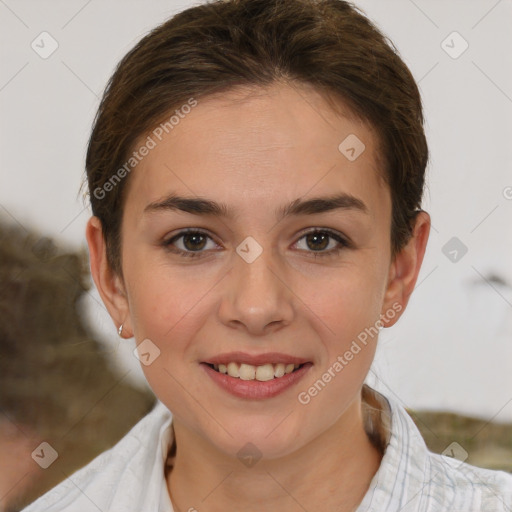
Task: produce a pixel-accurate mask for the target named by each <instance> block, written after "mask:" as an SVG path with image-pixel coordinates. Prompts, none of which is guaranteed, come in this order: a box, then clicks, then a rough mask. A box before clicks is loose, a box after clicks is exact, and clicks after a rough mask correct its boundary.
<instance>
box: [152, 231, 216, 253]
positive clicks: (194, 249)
mask: <svg viewBox="0 0 512 512" xmlns="http://www.w3.org/2000/svg"><path fill="white" fill-rule="evenodd" d="M162 245H163V246H164V247H165V249H167V250H169V251H170V252H174V253H176V254H178V255H180V256H192V257H193V256H206V255H207V254H208V253H210V252H211V251H212V250H217V249H219V246H218V245H217V244H216V243H215V242H214V240H213V239H212V237H211V236H210V235H208V234H207V233H203V232H202V231H197V230H187V231H181V232H180V233H178V234H177V235H176V236H173V237H172V238H170V239H169V240H165V241H164V242H163V243H162Z"/></svg>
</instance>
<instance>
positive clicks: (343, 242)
mask: <svg viewBox="0 0 512 512" xmlns="http://www.w3.org/2000/svg"><path fill="white" fill-rule="evenodd" d="M318 233H324V234H327V235H328V236H329V237H330V238H332V239H334V240H336V242H338V243H339V245H338V246H337V247H335V248H333V249H330V250H328V251H305V252H308V253H311V255H312V256H313V257H314V258H315V259H316V258H325V257H330V256H336V255H338V254H339V253H340V252H341V251H342V250H343V249H345V248H347V249H348V248H351V247H352V244H351V243H350V242H349V241H348V240H347V239H345V238H343V237H342V236H341V235H340V234H339V233H337V232H336V231H333V230H331V229H329V228H314V229H311V230H310V231H306V232H303V233H302V234H301V236H300V237H299V239H298V240H297V242H295V244H296V243H298V242H299V241H300V240H302V239H303V238H305V237H306V236H307V235H311V234H318ZM185 235H203V236H206V237H208V238H210V239H211V240H213V239H212V237H211V236H210V235H209V234H208V233H206V232H205V231H202V230H200V229H195V228H191V229H185V230H183V231H180V232H179V233H178V234H176V235H175V236H173V237H172V238H170V239H168V240H165V241H164V242H163V243H162V245H163V246H164V247H165V248H166V249H167V250H168V251H170V252H173V253H175V254H178V255H179V256H183V257H186V258H197V257H203V256H204V253H205V251H183V250H182V249H177V248H176V247H173V245H172V244H173V243H174V242H176V241H177V240H179V239H180V238H182V237H183V236H185ZM295 244H294V245H295Z"/></svg>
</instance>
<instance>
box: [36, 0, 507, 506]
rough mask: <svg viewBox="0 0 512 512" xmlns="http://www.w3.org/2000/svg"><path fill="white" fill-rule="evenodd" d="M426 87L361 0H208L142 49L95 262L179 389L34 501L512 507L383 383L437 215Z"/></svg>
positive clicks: (119, 98)
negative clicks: (436, 443) (391, 340)
mask: <svg viewBox="0 0 512 512" xmlns="http://www.w3.org/2000/svg"><path fill="white" fill-rule="evenodd" d="M427 160H428V149H427V143H426V140H425V135H424V131H423V114H422V106H421V99H420V95H419V92H418V88H417V86H416V84H415V82H414V80H413V77H412V75H411V73H410V72H409V70H408V68H407V67H406V66H405V64H404V63H403V62H402V60H401V59H400V58H399V56H398V55H397V54H396V52H395V51H394V49H393V47H392V45H391V44H390V43H389V42H388V41H387V40H386V39H385V37H384V36H383V35H382V34H381V33H380V32H379V31H378V30H377V29H376V27H375V26H374V25H373V24H372V23H371V22H369V21H368V19H366V18H365V17H364V16H363V15H362V14H361V13H359V12H358V11H357V10H356V9H355V8H354V7H353V6H351V5H350V4H348V3H346V2H343V1H341V0H322V1H314V0H227V1H214V2H210V3H207V4H204V5H199V6H196V7H193V8H190V9H187V10H185V11H183V12H181V13H180V14H178V15H176V16H174V17H173V18H172V19H170V20H169V21H167V22H165V23H164V24H163V25H161V26H159V27H158V28H156V29H155V30H154V31H152V32H151V33H150V34H149V35H147V36H146V37H144V39H142V40H141V41H140V42H139V43H138V44H137V45H136V47H135V48H134V49H133V50H131V51H130V52H129V53H128V54H127V55H126V56H125V57H124V58H123V60H122V61H121V63H120V64H119V66H118V68H117V69H116V71H115V73H114V75H113V77H112V79H111V80H110V82H109V84H108V87H107V89H106V92H105V94H104V97H103V100H102V102H101V105H100V108H99V111H98V115H97V118H96V120H95V125H94V128H93V132H92V135H91V139H90V142H89V147H88V153H87V161H86V168H87V179H88V186H89V192H90V199H91V205H92V210H93V214H94V216H93V217H92V218H91V219H90V221H89V224H88V226H87V241H88V244H89V250H90V257H91V270H92V274H93V277H94V281H95V283H96V286H97V288H98V290H99V292H100V294H101V297H102V299H103V301H104V303H105V305H106V307H107V308H108V310H109V312H110V315H111V316H112V319H113V321H114V323H115V324H116V327H117V328H118V331H119V335H120V336H121V337H123V338H131V337H134V338H135V340H136V342H137V350H138V356H139V358H140V360H141V363H142V368H143V370H144V373H145V375H146V377H147V380H148V382H149V384H150V386H151V388H152V389H153V391H154V392H155V394H156V396H157V397H158V399H159V404H158V405H157V407H156V408H155V409H154V410H153V411H152V412H151V413H150V414H148V415H147V416H146V417H145V418H143V419H142V420H141V421H140V422H139V423H138V424H137V425H136V426H135V427H134V428H133V429H132V431H131V432H130V433H129V434H128V435H127V436H126V437H125V438H123V439H122V440H121V441H120V442H119V443H118V444H117V445H116V446H115V447H114V448H113V449H111V450H109V451H108V452H105V453H104V454H102V455H101V456H99V457H98V458H97V459H95V460H94V461H93V462H91V463H90V464H89V465H87V466H86V467H85V468H83V469H81V470H80V471H78V472H77V473H75V474H74V475H72V476H70V477H69V478H67V479H66V480H65V481H64V482H62V483H61V484H59V485H58V486H57V487H56V488H54V489H53V490H52V491H50V492H49V493H47V494H46V495H45V496H43V497H41V498H40V499H38V500H37V501H36V502H34V503H33V504H32V505H31V506H29V507H28V508H27V509H26V510H27V511H31V512H33V511H36V510H41V511H42V510H45V511H57V510H59V511H64V510H65V511H72V510H73V511H74V510H76V511H80V512H83V511H88V510H91V511H93V510H94V511H96V510H111V511H123V512H127V511H144V512H150V511H155V512H156V511H170V510H175V511H189V512H190V511H200V512H203V511H204V512H220V511H226V510H228V511H230V510H246V511H260V510H275V511H280V512H291V511H310V512H311V511H316V510H324V511H332V512H334V511H336V512H346V511H354V510H358V511H361V512H362V511H384V510H386V511H396V512H398V511H413V510H414V511H420V510H421V511H424V510H425V511H426V510H429V511H465V512H467V511H477V510H478V511H480V510H485V511H491V510H492V511H507V510H511V508H512V476H510V475H508V474H507V473H504V472H493V471H489V470H484V469H479V468H476V467H472V466H469V465H467V464H463V463H460V462H459V461H457V460H455V459H451V458H449V457H445V456H440V455H434V454H432V453H430V452H429V451H428V450H427V448H426V446H425V444H424V442H423V440H422V438H421V435H420V434H419V432H418V430H417V428H416V427H415V426H414V423H413V422H412V420H411V419H410V417H409V416H408V415H407V413H406V411H405V410H404V409H403V408H402V407H401V406H400V404H398V403H396V402H395V401H394V400H393V399H392V398H390V397H385V396H383V395H382V394H380V393H378V392H376V391H374V390H372V389H371V388H369V387H368V386H367V385H366V384H365V383H364V381H365V378H366V376H367V373H368V371H369V368H370V365H371V362H372V359H373V356H374V353H375V349H376V344H377V339H378V333H379V330H380V329H381V328H386V327H390V326H392V325H393V324H394V323H395V322H396V321H397V320H398V318H399V317H400V316H401V315H402V314H403V312H404V310H405V308H406V306H407V303H408V300H409V298H410V295H411V293H412V291H413V288H414V286H415V283H416V280H417V276H418V273H419V270H420V266H421V263H422V259H423V255H424V252H425V247H426V244H427V240H428V235H429V229H430V218H429V215H428V214H427V213H426V212H424V211H422V210H421V197H422V191H423V185H424V172H425V167H426V164H427Z"/></svg>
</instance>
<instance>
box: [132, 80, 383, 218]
mask: <svg viewBox="0 0 512 512" xmlns="http://www.w3.org/2000/svg"><path fill="white" fill-rule="evenodd" d="M336 106H337V107H338V108H337V109H336V111H335V110H334V109H333V108H332V106H331V104H329V103H327V102H326V100H325V97H324V96H322V95H321V94H320V93H318V92H316V91H315V90H314V89H313V88H312V87H308V86H293V87H292V86H289V85H283V84H279V85H273V86H271V87H266V88H250V89H249V88H247V87H245V88H238V89H235V90H231V91H228V92H226V93H223V94H216V95H215V96H213V95H211V96H208V97H206V98H204V99H199V100H198V101H197V105H196V106H195V107H194V108H192V109H187V111H189V110H190V111H189V113H187V114H182V115H181V116H180V117H179V119H178V117H175V119H174V124H173V125H170V124H167V125H160V127H156V128H155V129H154V130H153V131H151V132H150V133H149V134H146V135H145V136H144V138H141V139H140V140H141V143H143V142H144V141H145V140H148V139H147V137H149V138H150V139H151V141H152V144H151V145H152V146H153V147H152V149H151V150H150V151H149V152H148V154H147V156H145V157H144V158H142V159H141V161H140V162H139V163H138V165H137V166H136V168H135V169H134V171H133V172H132V175H131V177H130V185H129V189H130V190H129V192H128V197H127V206H128V203H130V206H133V207H135V208H137V209H138V210H141V209H142V210H143V209H144V208H145V206H147V204H149V203H151V202H154V201H157V200H158V199H159V198H161V197H162V196H165V195H167V194H169V193H179V194H180V195H187V196H202V197H213V196H215V197H216V198H218V199H219V200H222V201H223V202H226V203H228V204H231V205H233V206H234V207H235V208H237V207H238V208H240V210H243V209H248V208H254V207H255V206H256V205H257V206H258V208H259V209H261V206H262V204H265V203H269V202H276V203H278V202H279V203H282V202H283V201H284V200H286V199H288V200H290V201H291V200H294V199H296V198H298V197H303V196H305V195H307V194H311V195H315V196H318V195H319V194H322V193H333V192H338V191H342V192H346V193H351V194H353V195H359V196H364V197H365V203H369V205H368V206H370V209H372V208H373V210H374V211H373V215H376V214H382V213H383V211H385V210H386V208H387V206H389V205H388V203H389V197H388V196H389V191H388V189H387V186H385V185H384V183H383V181H382V179H381V177H380V176H381V174H382V169H381V168H380V165H379V161H380V156H379V150H378V139H377V136H376V134H375V132H374V131H373V130H372V128H371V127H370V126H368V125H367V124H365V123H363V122H362V121H360V120H359V119H357V118H356V117H355V116H353V115H352V113H351V112H350V110H349V109H348V108H346V106H345V105H344V104H343V103H342V102H338V103H337V105H336ZM178 110H179V109H178ZM176 121H178V122H176ZM165 126H166V127H167V129H165ZM171 126H172V128H171ZM372 205H373V206H372ZM379 206H380V208H379ZM377 210H380V211H377Z"/></svg>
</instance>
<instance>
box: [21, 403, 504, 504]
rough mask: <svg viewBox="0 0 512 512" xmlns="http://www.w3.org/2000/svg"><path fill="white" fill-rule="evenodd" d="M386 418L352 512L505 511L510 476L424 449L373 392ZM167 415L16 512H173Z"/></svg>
mask: <svg viewBox="0 0 512 512" xmlns="http://www.w3.org/2000/svg"><path fill="white" fill-rule="evenodd" d="M377 396H378V397H379V401H380V403H381V405H382V407H383V408H385V410H384V412H386V410H387V413H388V414H390V420H391V421H390V424H391V425H390V432H387V439H388V441H389V444H388V445H387V447H386V451H385V454H384V457H383V459H382V462H381V465H380V467H379V470H378V471H377V473H376V474H375V475H374V478H373V479H372V481H371V484H370V488H369V490H368V492H367V493H366V495H365V497H364V498H363V501H362V502H361V504H360V506H359V507H358V509H357V512H383V511H386V512H413V511H414V512H477V511H478V512H481V511H484V512H512V475H511V474H509V473H506V472H504V471H491V470H486V469H480V468H476V467H474V466H470V465H468V464H465V463H461V462H459V461H457V460H455V459H451V458H449V457H445V456H442V455H436V454H433V453H431V452H429V451H428V449H427V447H426V445H425V442H424V441H423V439H422V437H421V434H420V432H419V430H418V429H417V427H416V425H415V424H414V422H413V421H412V419H411V418H410V416H409V415H408V414H407V412H406V411H405V409H404V408H403V407H402V406H401V405H400V404H398V403H397V402H394V401H393V400H391V399H390V398H386V397H384V396H383V395H381V394H379V393H377ZM171 420H172V416H171V413H170V412H169V410H168V409H167V408H166V407H165V406H164V405H163V404H162V403H161V402H158V403H157V404H156V406H155V408H154V409H153V410H152V411H151V412H150V413H149V414H148V415H146V416H145V417H144V418H142V420H141V421H140V422H139V423H137V425H135V426H134V427H133V429H132V430H131V431H130V432H129V433H128V434H127V435H126V436H125V437H124V438H123V439H121V440H120V441H119V443H118V444H116V445H115V446H114V447H113V448H111V449H110V450H108V451H106V452H104V453H102V454H100V455H99V456H98V457H96V459H94V460H93V461H92V462H90V463H89V464H88V465H87V466H85V467H84V468H82V469H80V470H79V471H77V472H76V473H74V474H73V475H71V476H70V477H69V478H67V479H66V480H64V481H63V482H61V483H60V484H59V485H57V486H56V487H54V488H53V489H51V490H50V491H48V492H47V493H46V494H45V495H43V496H41V497H40V498H38V499H37V500H36V501H35V502H33V503H32V504H31V505H29V506H28V507H26V508H25V509H23V512H42V511H45V512H57V511H59V512H98V511H102V512H107V511H111V512H173V508H172V504H171V501H170V498H169V494H168V491H167V485H166V481H165V475H164V465H165V461H166V458H167V453H168V449H169V447H170V446H171V442H172V429H171Z"/></svg>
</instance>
